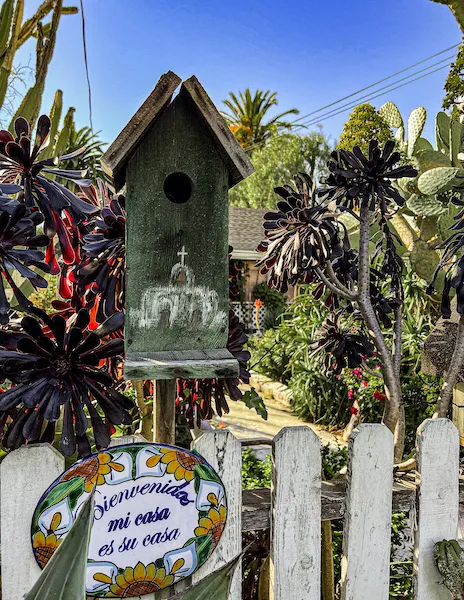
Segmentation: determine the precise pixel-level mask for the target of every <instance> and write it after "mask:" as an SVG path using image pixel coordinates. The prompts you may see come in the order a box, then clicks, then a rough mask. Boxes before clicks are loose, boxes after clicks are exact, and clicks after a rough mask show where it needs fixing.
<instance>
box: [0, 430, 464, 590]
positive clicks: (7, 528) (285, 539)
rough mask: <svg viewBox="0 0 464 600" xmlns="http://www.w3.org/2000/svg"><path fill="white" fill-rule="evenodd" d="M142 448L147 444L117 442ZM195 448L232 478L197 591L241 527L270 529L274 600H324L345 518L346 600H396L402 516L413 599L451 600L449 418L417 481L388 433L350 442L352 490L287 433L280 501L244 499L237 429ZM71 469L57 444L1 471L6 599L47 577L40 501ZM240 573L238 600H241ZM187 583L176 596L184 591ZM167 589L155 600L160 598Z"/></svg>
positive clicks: (314, 441)
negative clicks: (335, 533) (34, 542)
mask: <svg viewBox="0 0 464 600" xmlns="http://www.w3.org/2000/svg"><path fill="white" fill-rule="evenodd" d="M136 441H140V438H138V437H137V436H127V437H125V438H118V439H116V440H114V442H113V444H114V445H118V444H122V443H130V442H136ZM196 448H197V450H198V451H199V452H200V453H201V454H202V455H203V456H204V457H205V458H206V460H208V461H209V462H210V463H211V464H212V466H213V467H214V468H215V469H216V470H217V472H218V473H219V475H220V476H221V477H222V479H223V481H224V483H225V486H226V490H227V496H228V513H229V516H228V521H227V526H226V529H225V531H224V535H223V536H222V538H221V540H220V542H219V545H218V547H217V549H216V550H215V552H214V554H213V556H212V557H211V559H210V560H209V561H208V562H207V563H206V564H205V565H204V566H203V567H202V568H201V569H200V570H199V571H198V572H197V573H195V574H194V576H193V578H192V579H193V581H194V582H197V581H199V580H201V578H202V577H205V575H207V574H208V573H210V572H211V571H212V570H214V569H216V568H219V567H220V566H221V565H223V564H224V563H226V562H227V561H228V560H230V559H231V558H232V557H234V556H235V555H237V554H238V553H239V551H240V550H241V543H242V542H241V533H242V530H243V529H264V528H267V527H269V526H271V557H270V558H271V569H270V571H271V574H270V587H271V597H273V599H274V600H290V599H291V600H321V599H320V577H321V544H320V535H321V533H320V532H321V519H323V520H327V519H334V518H340V517H341V516H343V517H344V519H345V528H344V543H343V557H342V599H343V600H374V599H375V600H388V579H389V558H390V557H389V554H390V521H391V512H392V506H393V509H394V510H409V509H410V508H411V506H414V508H415V514H416V519H415V521H416V523H415V527H414V532H413V535H414V587H415V590H414V598H415V600H450V599H451V595H450V594H449V592H448V591H447V589H446V588H445V586H444V585H442V583H441V577H440V575H439V573H438V571H437V570H436V568H435V565H434V561H433V546H434V544H435V542H437V541H440V540H442V539H444V538H447V539H451V538H455V537H456V536H457V530H458V509H459V437H458V433H457V430H456V428H455V427H454V425H453V424H452V423H451V422H450V421H448V420H447V419H436V420H428V421H426V422H425V423H424V424H423V425H422V426H421V427H420V428H419V431H418V435H417V458H418V471H417V473H416V474H415V479H416V481H405V482H397V481H394V478H393V440H392V436H391V434H390V432H389V431H388V430H387V429H386V428H385V427H384V426H383V425H378V424H372V425H369V424H365V425H361V426H359V427H358V429H357V430H356V431H355V432H354V434H353V435H352V438H351V440H350V446H349V452H348V457H349V461H348V472H347V480H346V486H345V485H344V484H342V483H341V482H335V483H330V482H329V483H326V482H321V448H320V441H319V439H318V437H317V436H316V434H315V433H314V432H313V431H312V430H311V429H310V428H308V427H290V428H285V429H283V430H282V431H281V432H280V433H279V434H278V435H277V436H276V437H275V439H274V442H273V485H272V491H271V493H269V491H267V492H265V491H263V490H249V491H246V492H245V493H244V494H243V499H242V489H241V445H240V442H239V441H238V440H237V439H236V438H235V437H234V436H233V435H232V434H231V433H230V432H227V431H213V432H207V433H205V434H204V435H203V436H202V437H201V438H200V439H199V440H197V442H196ZM63 470H64V459H63V457H62V456H61V455H60V454H58V452H56V450H54V449H53V448H52V447H51V446H48V445H45V444H40V445H35V446H25V447H23V448H20V449H19V450H16V451H14V452H12V453H10V454H9V455H8V456H7V457H6V458H5V459H4V460H3V462H2V464H1V471H0V477H1V491H0V509H1V558H2V598H3V600H21V599H22V598H23V595H24V593H25V592H27V591H28V590H29V589H30V587H31V586H32V584H33V582H34V581H35V579H36V578H37V576H38V573H39V569H38V567H37V565H36V563H35V559H34V557H33V554H32V549H31V542H30V524H31V520H32V514H33V511H34V509H35V506H36V503H37V501H38V500H39V498H40V497H41V495H42V494H43V492H44V491H45V489H46V488H47V487H48V486H49V484H50V483H51V482H53V481H54V480H55V479H56V478H57V477H58V476H59V475H60V474H61V473H62V471H63ZM240 579H241V573H240V572H239V571H238V572H237V573H236V574H235V578H234V582H233V585H232V589H231V591H230V596H229V600H240V597H241V586H240ZM187 584H188V582H181V583H180V584H178V585H177V586H176V591H178V590H179V589H180V588H181V586H182V587H185V585H187ZM170 593H172V590H163V592H161V593H159V594H157V595H156V596H155V595H148V596H144V597H143V598H145V599H146V600H162V599H163V598H166V597H168V596H169V595H170Z"/></svg>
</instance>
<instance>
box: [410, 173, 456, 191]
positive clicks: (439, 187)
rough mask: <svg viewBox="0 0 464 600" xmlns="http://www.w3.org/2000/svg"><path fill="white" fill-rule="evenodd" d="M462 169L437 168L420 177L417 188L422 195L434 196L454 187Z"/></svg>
mask: <svg viewBox="0 0 464 600" xmlns="http://www.w3.org/2000/svg"><path fill="white" fill-rule="evenodd" d="M459 171H460V169H458V168H455V167H437V168H436V169H430V170H429V171H426V172H425V173H422V175H421V176H420V177H419V180H418V182H417V186H418V188H419V191H420V192H421V194H424V195H425V196H433V195H435V194H438V193H441V192H444V191H446V190H447V189H449V188H450V187H452V184H453V180H454V178H455V177H456V175H457V174H458V173H459Z"/></svg>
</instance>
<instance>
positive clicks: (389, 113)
mask: <svg viewBox="0 0 464 600" xmlns="http://www.w3.org/2000/svg"><path fill="white" fill-rule="evenodd" d="M379 113H380V114H381V116H382V117H383V118H384V119H385V121H386V122H387V123H388V125H389V126H390V127H394V128H395V129H396V128H398V127H404V123H403V117H402V116H401V113H400V111H399V110H398V107H397V106H396V104H394V103H393V102H385V104H384V105H383V106H381V107H380V108H379ZM403 131H404V129H403Z"/></svg>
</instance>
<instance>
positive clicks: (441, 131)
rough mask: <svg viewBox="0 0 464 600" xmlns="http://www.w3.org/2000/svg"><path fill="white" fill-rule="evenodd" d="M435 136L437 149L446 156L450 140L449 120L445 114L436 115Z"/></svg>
mask: <svg viewBox="0 0 464 600" xmlns="http://www.w3.org/2000/svg"><path fill="white" fill-rule="evenodd" d="M435 136H436V142H437V149H438V150H439V151H440V152H446V154H448V149H449V139H450V118H449V116H448V115H447V114H446V113H445V112H439V113H437V116H436V118H435Z"/></svg>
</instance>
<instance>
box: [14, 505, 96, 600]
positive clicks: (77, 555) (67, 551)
mask: <svg viewBox="0 0 464 600" xmlns="http://www.w3.org/2000/svg"><path fill="white" fill-rule="evenodd" d="M92 522H93V494H92V495H91V496H89V498H88V499H87V500H86V501H85V503H84V506H83V507H82V509H81V511H80V513H79V516H78V517H77V519H76V521H75V523H74V524H73V526H72V527H71V529H70V531H69V532H68V534H67V535H66V537H65V538H64V540H63V542H62V544H61V545H60V546H59V547H58V549H57V550H56V551H55V552H54V554H53V556H52V557H51V559H50V561H49V563H48V564H47V566H46V567H45V569H44V570H43V571H42V573H41V574H40V576H39V578H38V580H37V581H36V583H35V584H34V586H33V588H32V589H31V591H30V592H29V593H28V594H26V595H25V596H24V599H25V600H44V599H45V598H47V599H48V600H52V598H53V600H65V599H66V600H85V598H86V593H85V580H86V570H87V557H88V552H89V542H90V532H91V529H92ZM70 566H72V568H70Z"/></svg>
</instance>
